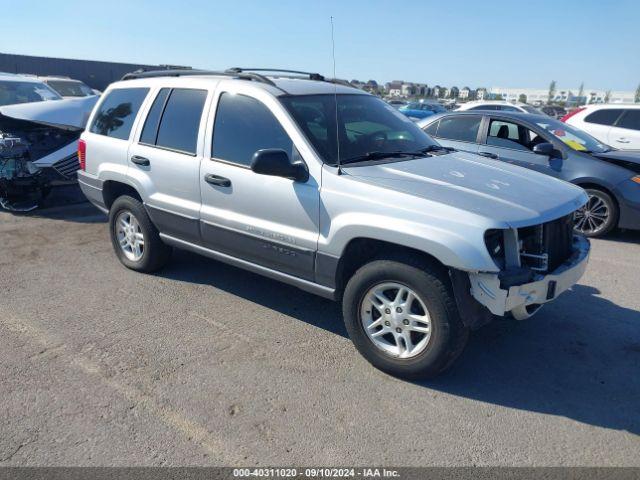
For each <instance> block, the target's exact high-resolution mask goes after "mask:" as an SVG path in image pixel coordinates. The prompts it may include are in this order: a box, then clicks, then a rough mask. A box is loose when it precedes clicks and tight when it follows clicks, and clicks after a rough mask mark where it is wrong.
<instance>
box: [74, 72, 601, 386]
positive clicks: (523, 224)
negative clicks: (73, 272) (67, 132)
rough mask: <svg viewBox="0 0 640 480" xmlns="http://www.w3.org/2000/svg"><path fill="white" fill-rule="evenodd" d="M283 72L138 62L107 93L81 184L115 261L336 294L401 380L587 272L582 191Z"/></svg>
mask: <svg viewBox="0 0 640 480" xmlns="http://www.w3.org/2000/svg"><path fill="white" fill-rule="evenodd" d="M297 73H300V72H297ZM287 75H288V73H287V72H284V73H278V76H277V77H267V76H263V75H262V74H259V73H257V72H255V71H251V72H248V71H244V70H242V69H233V70H229V71H226V72H221V73H216V72H197V71H184V70H183V71H173V72H167V71H165V72H147V73H139V74H130V75H128V76H125V79H124V80H123V81H121V82H117V83H115V84H112V85H111V86H110V87H109V88H108V89H107V91H106V92H105V94H104V95H103V97H102V99H101V100H100V103H99V104H98V105H97V106H96V108H95V110H94V112H93V114H92V116H91V119H90V121H89V128H88V129H87V130H86V131H85V132H84V133H83V134H82V137H81V140H80V153H79V154H80V160H81V165H82V171H80V172H79V181H80V185H81V187H82V190H83V191H84V193H85V194H86V196H87V197H88V198H89V199H90V200H91V201H92V202H93V203H94V204H95V205H96V206H97V207H98V208H100V209H101V210H103V211H104V212H107V213H108V214H109V222H110V235H111V240H112V243H113V246H114V249H115V252H116V255H117V256H118V258H119V259H120V261H121V262H122V263H123V264H124V265H125V266H127V267H128V268H131V269H133V270H137V271H142V272H151V271H154V270H157V269H159V268H161V267H162V266H163V265H164V264H165V262H166V261H167V260H168V259H169V255H170V252H171V247H177V248H183V249H187V250H191V251H193V252H197V253H199V254H202V255H205V256H208V257H211V258H214V259H216V260H220V261H223V262H227V263H230V264H232V265H236V266H239V267H242V268H245V269H248V270H251V271H253V272H257V273H260V274H263V275H265V276H268V277H271V278H275V279H278V280H281V281H283V282H286V283H290V284H292V285H295V286H297V287H300V288H301V289H303V290H307V291H309V292H313V293H315V294H318V295H321V296H324V297H327V298H331V299H334V300H341V301H342V305H343V313H344V320H345V322H346V326H347V330H348V332H349V335H350V337H351V339H352V340H353V342H354V344H355V346H356V347H357V348H358V350H359V351H360V352H361V353H362V354H363V355H364V356H365V357H366V358H367V360H369V361H370V362H371V363H372V364H373V365H375V366H376V367H378V368H380V369H382V370H384V371H386V372H389V373H391V374H394V375H398V376H402V377H407V378H416V377H429V376H434V375H436V374H438V373H440V372H441V371H443V370H444V369H446V368H447V367H448V366H449V365H451V364H452V362H453V361H454V360H455V359H456V357H457V356H458V355H459V354H460V352H461V351H462V349H463V347H464V345H465V342H466V340H467V337H468V333H469V330H470V329H474V328H477V327H479V326H480V325H482V324H484V323H486V322H488V321H490V320H491V318H492V315H493V314H495V315H506V314H511V315H513V316H514V317H515V318H517V319H524V318H527V317H529V316H530V315H532V314H533V313H534V312H535V311H536V310H537V309H538V308H539V307H540V305H542V304H544V303H546V302H548V301H551V300H553V299H555V298H556V297H557V296H558V295H559V294H561V293H562V292H564V291H565V290H567V289H568V288H569V287H571V286H572V285H573V284H574V283H575V282H576V281H577V280H578V279H579V278H580V277H581V275H582V274H583V272H584V270H585V268H586V265H587V258H588V255H589V242H588V241H587V240H586V239H585V238H583V237H581V236H577V235H574V234H573V231H572V222H571V219H572V215H573V212H574V211H575V210H576V209H578V208H580V207H581V206H582V205H583V204H584V203H585V202H586V200H587V196H586V194H585V192H584V190H582V189H581V188H579V187H576V186H573V185H571V184H569V183H566V182H563V181H561V180H557V179H554V178H549V177H548V176H546V175H542V174H537V173H534V172H528V171H525V170H524V169H521V168H520V167H516V166H512V165H505V164H502V163H499V162H496V161H494V160H491V159H487V158H483V157H480V156H477V155H473V154H468V153H461V152H453V151H450V150H448V149H445V148H443V147H441V146H440V145H438V144H437V143H435V142H434V141H433V140H432V139H431V138H430V137H429V136H428V135H426V134H425V133H424V132H422V131H421V130H420V129H419V128H418V127H417V126H415V125H414V124H413V122H411V121H410V120H409V119H407V118H406V117H405V116H404V115H403V114H401V113H399V112H398V111H397V110H395V109H394V108H393V107H392V106H390V105H388V104H386V103H384V102H383V101H382V100H380V99H378V98H376V97H374V96H372V95H369V94H366V93H364V92H362V91H360V90H357V89H354V88H349V87H346V86H342V85H337V84H335V83H332V82H329V81H325V80H324V79H323V77H321V76H320V75H318V74H309V75H293V76H287ZM336 110H337V111H336ZM141 294H143V293H141ZM292 301H295V299H292ZM327 321H331V319H327Z"/></svg>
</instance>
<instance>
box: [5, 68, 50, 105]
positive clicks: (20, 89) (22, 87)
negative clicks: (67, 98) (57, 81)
mask: <svg viewBox="0 0 640 480" xmlns="http://www.w3.org/2000/svg"><path fill="white" fill-rule="evenodd" d="M61 99H62V97H61V96H60V95H59V94H58V92H56V91H55V90H53V89H52V88H51V87H49V86H48V85H45V84H44V83H43V82H42V81H41V80H38V79H37V78H36V77H33V76H27V75H15V74H13V73H2V72H0V107H2V106H4V105H15V104H18V103H31V102H44V101H46V100H61Z"/></svg>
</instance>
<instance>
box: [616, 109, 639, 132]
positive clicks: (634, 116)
mask: <svg viewBox="0 0 640 480" xmlns="http://www.w3.org/2000/svg"><path fill="white" fill-rule="evenodd" d="M616 127H621V128H628V129H630V130H640V110H625V112H624V115H623V117H622V118H621V119H620V121H618V124H617V125H616Z"/></svg>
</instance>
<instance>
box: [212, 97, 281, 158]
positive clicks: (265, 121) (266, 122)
mask: <svg viewBox="0 0 640 480" xmlns="http://www.w3.org/2000/svg"><path fill="white" fill-rule="evenodd" d="M264 148H278V149H281V150H284V151H285V152H287V153H288V154H289V155H290V156H292V155H293V154H294V152H293V142H292V141H291V139H290V138H289V136H288V135H287V132H285V131H284V129H283V128H282V125H280V122H279V121H278V120H277V119H276V118H275V117H274V116H273V114H272V113H271V112H270V111H269V109H268V108H267V107H266V106H265V105H264V104H263V103H262V102H259V101H258V100H256V99H255V98H251V97H247V96H245V95H232V94H229V93H223V94H222V95H221V96H220V100H219V101H218V110H217V112H216V121H215V124H214V127H213V148H212V152H211V156H212V157H214V158H217V159H220V160H227V161H229V162H233V163H238V164H240V165H246V166H248V165H250V164H251V159H252V158H253V154H254V153H256V152H257V151H258V150H261V149H264Z"/></svg>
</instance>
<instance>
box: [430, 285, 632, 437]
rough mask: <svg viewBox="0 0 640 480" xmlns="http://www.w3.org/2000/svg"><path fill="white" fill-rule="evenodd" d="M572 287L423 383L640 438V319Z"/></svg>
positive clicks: (478, 337)
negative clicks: (637, 435) (627, 433)
mask: <svg viewBox="0 0 640 480" xmlns="http://www.w3.org/2000/svg"><path fill="white" fill-rule="evenodd" d="M599 294H600V291H599V290H597V289H596V288H593V287H589V286H585V285H575V286H574V287H573V288H572V290H571V291H570V292H567V293H565V294H564V295H562V296H561V297H560V298H558V299H557V300H556V301H555V302H553V303H551V304H549V305H546V306H545V307H544V308H543V309H541V310H540V312H539V313H538V314H537V315H536V316H535V317H534V318H531V319H529V320H526V321H524V322H516V321H509V320H503V319H496V321H494V322H493V323H491V324H489V325H487V326H486V327H483V328H482V329H480V330H479V331H477V332H475V334H474V335H473V336H472V338H471V340H470V342H469V345H468V346H467V349H466V351H465V352H464V353H463V355H462V356H461V358H460V359H459V361H458V363H457V364H456V365H454V367H453V368H452V369H451V371H449V372H448V373H447V374H445V375H444V376H442V377H440V378H437V379H435V380H432V381H428V382H420V383H419V384H420V385H422V386H424V387H427V388H430V389H435V390H440V391H442V392H446V393H450V394H452V395H459V396H463V397H466V398H471V399H474V400H479V401H482V402H486V403H490V404H495V405H501V406H505V407H510V408H516V409H519V410H527V411H532V412H538V413H544V414H549V415H558V416H563V417H566V418H570V419H573V420H576V421H579V422H583V423H587V424H590V425H595V426H599V427H605V428H612V429H617V430H626V431H629V432H631V433H634V434H640V375H638V372H640V333H639V332H640V312H638V311H637V310H632V309H628V308H624V307H621V306H619V305H616V304H615V303H613V302H611V301H609V300H607V299H606V298H602V297H600V296H599Z"/></svg>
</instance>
